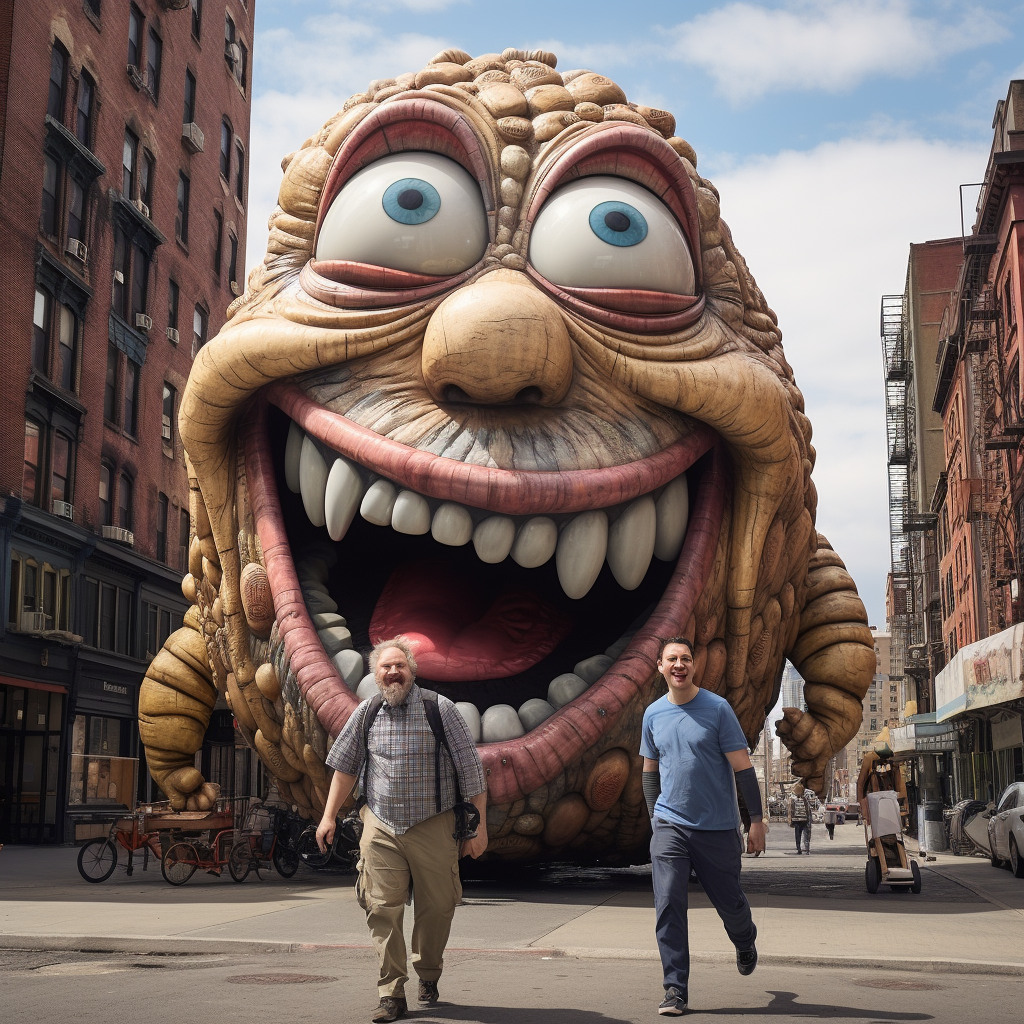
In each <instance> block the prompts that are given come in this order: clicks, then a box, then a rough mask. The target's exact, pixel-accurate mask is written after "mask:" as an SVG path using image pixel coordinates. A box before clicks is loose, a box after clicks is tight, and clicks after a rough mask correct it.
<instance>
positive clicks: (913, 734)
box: [889, 713, 956, 757]
mask: <svg viewBox="0 0 1024 1024" xmlns="http://www.w3.org/2000/svg"><path fill="white" fill-rule="evenodd" d="M889 744H890V746H891V747H892V752H893V755H894V756H895V757H901V756H903V757H906V756H907V755H908V754H941V753H943V752H945V751H951V750H956V730H955V729H954V728H953V726H952V725H948V724H945V723H943V722H936V721H935V714H934V713H932V714H926V715H914V720H913V721H908V722H907V723H906V725H899V726H896V727H895V728H893V729H890V730H889Z"/></svg>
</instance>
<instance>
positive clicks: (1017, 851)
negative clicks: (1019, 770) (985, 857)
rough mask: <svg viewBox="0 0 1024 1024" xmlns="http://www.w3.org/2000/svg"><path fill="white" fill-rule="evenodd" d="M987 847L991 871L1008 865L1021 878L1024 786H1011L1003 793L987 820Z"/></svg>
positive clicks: (1015, 784) (1022, 870)
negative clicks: (1004, 863)
mask: <svg viewBox="0 0 1024 1024" xmlns="http://www.w3.org/2000/svg"><path fill="white" fill-rule="evenodd" d="M988 843H989V850H990V851H991V853H990V856H991V858H992V865H993V866H994V867H1000V866H1001V865H1002V864H1003V862H1004V861H1005V862H1008V863H1009V866H1010V870H1011V871H1012V872H1013V873H1014V874H1015V875H1016V876H1017V877H1018V878H1024V782H1013V783H1011V784H1010V785H1009V786H1007V787H1006V789H1005V790H1004V791H1003V795H1002V796H1001V797H1000V798H999V803H998V804H996V809H995V810H994V811H993V812H992V817H990V818H989V819H988Z"/></svg>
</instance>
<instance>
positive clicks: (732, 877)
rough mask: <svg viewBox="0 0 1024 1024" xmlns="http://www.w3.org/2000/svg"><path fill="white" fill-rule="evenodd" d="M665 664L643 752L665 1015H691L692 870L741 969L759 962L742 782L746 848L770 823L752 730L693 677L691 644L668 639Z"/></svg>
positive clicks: (647, 718) (756, 844)
mask: <svg viewBox="0 0 1024 1024" xmlns="http://www.w3.org/2000/svg"><path fill="white" fill-rule="evenodd" d="M658 671H659V672H660V673H661V674H662V676H663V677H664V679H665V682H666V683H667V684H668V693H667V694H666V695H665V696H664V697H662V698H660V699H659V700H656V701H655V702H654V703H653V704H652V705H651V706H650V707H649V708H648V709H647V711H646V712H645V713H644V722H643V733H642V739H641V742H640V753H641V754H642V755H643V759H644V771H643V788H644V796H645V797H646V799H647V807H648V810H649V811H650V813H651V818H652V819H653V820H652V828H653V836H652V837H651V865H652V869H653V876H654V905H655V911H656V934H657V939H658V951H659V952H660V954H661V965H662V969H663V971H664V983H665V999H664V1001H663V1002H662V1003H661V1005H660V1006H659V1007H658V1013H659V1014H662V1015H664V1016H669V1017H677V1016H679V1015H680V1014H682V1013H685V1012H686V1003H687V986H688V983H689V975H690V946H689V938H688V933H687V924H686V901H687V892H686V885H687V882H688V881H689V877H690V870H691V867H692V869H693V870H694V871H695V872H696V875H697V878H698V880H699V881H700V884H701V885H702V886H703V888H704V892H705V893H706V894H707V897H708V899H709V900H711V902H712V904H713V905H714V907H715V910H717V911H718V916H719V917H720V918H721V919H722V923H723V924H724V925H725V931H726V934H727V935H728V936H729V939H730V940H731V941H732V944H733V945H734V946H735V947H736V967H737V969H738V970H739V972H740V974H743V975H747V974H751V973H752V972H753V970H754V968H755V967H756V966H757V949H756V947H755V945H754V941H755V939H756V938H757V928H756V927H755V926H754V921H753V918H752V917H751V913H750V904H749V903H748V902H747V898H746V896H744V895H743V890H742V889H741V888H740V860H741V855H742V852H743V846H742V842H741V840H740V833H739V825H740V818H739V814H738V811H737V802H736V790H737V787H738V788H739V791H740V793H741V794H742V795H743V800H744V803H745V804H746V807H747V810H748V812H749V814H750V829H749V838H748V841H747V852H748V853H754V854H757V853H760V852H761V851H763V850H764V836H765V822H764V808H763V804H762V801H761V787H760V786H759V785H758V782H757V776H756V775H755V774H754V768H753V765H752V764H751V763H750V754H749V748H748V747H747V740H746V737H745V736H744V735H743V730H742V729H741V728H740V723H739V721H738V720H737V718H736V714H735V712H734V711H733V710H732V708H731V707H730V706H729V703H728V701H726V700H724V699H723V698H722V697H719V696H718V695H717V694H714V693H711V692H710V691H708V690H702V689H701V688H700V687H698V686H697V685H696V684H695V683H694V682H693V678H692V676H693V644H692V643H691V641H690V640H688V639H686V638H685V637H672V638H671V639H670V640H666V641H665V642H664V644H663V645H662V649H661V655H660V657H659V658H658Z"/></svg>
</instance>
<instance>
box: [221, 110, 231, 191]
mask: <svg viewBox="0 0 1024 1024" xmlns="http://www.w3.org/2000/svg"><path fill="white" fill-rule="evenodd" d="M220 176H221V177H222V178H223V179H224V180H225V181H228V180H229V179H230V178H231V125H230V124H229V123H228V121H227V119H226V118H225V119H224V120H223V121H221V123H220Z"/></svg>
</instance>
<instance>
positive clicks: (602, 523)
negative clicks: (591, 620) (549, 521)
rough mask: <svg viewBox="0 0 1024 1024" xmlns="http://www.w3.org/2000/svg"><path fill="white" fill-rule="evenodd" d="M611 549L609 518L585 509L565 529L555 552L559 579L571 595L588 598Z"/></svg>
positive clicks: (569, 595)
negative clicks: (605, 557) (609, 546)
mask: <svg viewBox="0 0 1024 1024" xmlns="http://www.w3.org/2000/svg"><path fill="white" fill-rule="evenodd" d="M607 548H608V517H607V516H606V515H605V514H604V513H603V512H582V513H580V515H578V516H576V517H575V518H574V519H572V520H571V521H570V522H569V523H568V524H566V526H565V527H563V529H562V533H561V535H560V536H559V538H558V550H557V551H556V552H555V566H556V567H557V569H558V582H559V583H561V584H562V589H563V590H564V591H565V593H566V595H567V596H568V597H571V598H574V599H579V598H581V597H585V596H586V594H587V593H588V591H589V590H590V588H591V587H592V586H593V585H594V582H595V581H596V580H597V577H598V576H599V575H600V574H601V566H602V565H604V556H605V552H606V550H607Z"/></svg>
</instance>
